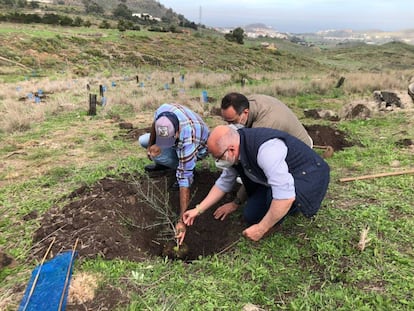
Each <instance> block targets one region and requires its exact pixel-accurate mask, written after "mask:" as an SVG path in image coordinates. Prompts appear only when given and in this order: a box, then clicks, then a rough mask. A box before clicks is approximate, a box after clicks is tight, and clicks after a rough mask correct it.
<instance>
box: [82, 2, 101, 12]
mask: <svg viewBox="0 0 414 311" xmlns="http://www.w3.org/2000/svg"><path fill="white" fill-rule="evenodd" d="M82 3H83V5H84V6H85V13H86V14H104V13H105V10H104V8H103V7H102V6H100V5H99V4H98V3H96V2H94V1H91V0H82Z"/></svg>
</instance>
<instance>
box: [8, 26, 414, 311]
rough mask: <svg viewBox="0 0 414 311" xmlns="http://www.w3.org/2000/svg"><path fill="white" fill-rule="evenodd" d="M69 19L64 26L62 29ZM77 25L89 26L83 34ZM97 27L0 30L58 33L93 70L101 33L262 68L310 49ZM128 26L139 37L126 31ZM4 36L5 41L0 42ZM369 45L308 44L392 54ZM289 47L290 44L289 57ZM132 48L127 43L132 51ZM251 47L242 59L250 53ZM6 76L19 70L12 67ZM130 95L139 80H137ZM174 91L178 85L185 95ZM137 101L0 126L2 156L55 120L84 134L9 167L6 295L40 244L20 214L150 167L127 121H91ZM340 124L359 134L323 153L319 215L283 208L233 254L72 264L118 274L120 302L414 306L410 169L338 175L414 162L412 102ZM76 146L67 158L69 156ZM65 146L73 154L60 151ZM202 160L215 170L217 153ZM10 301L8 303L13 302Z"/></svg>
mask: <svg viewBox="0 0 414 311" xmlns="http://www.w3.org/2000/svg"><path fill="white" fill-rule="evenodd" d="M63 30H64V33H59V32H63ZM74 31H75V32H79V33H80V34H85V36H83V37H81V36H77V35H76V34H75V33H73V32H74ZM96 31H97V30H96V29H95V30H86V29H77V28H76V29H74V30H73V29H71V30H67V29H62V28H57V30H53V29H48V28H44V29H43V28H41V27H31V26H24V25H21V26H19V27H18V28H13V27H10V26H7V25H6V26H5V27H2V28H1V30H0V36H1V37H2V38H3V39H5V40H6V41H7V40H9V41H12V40H11V38H14V37H13V36H15V35H16V34H19V35H22V36H23V37H24V38H23V39H24V40H22V42H21V45H22V46H21V48H24V49H28V48H29V45H30V44H34V43H36V42H39V46H38V48H39V50H41V49H42V48H45V47H48V46H49V45H52V44H54V43H56V40H58V41H62V42H60V45H58V46H57V47H56V48H57V49H60V48H63V47H69V51H68V53H69V62H70V64H75V63H76V61H78V60H82V61H85V62H87V63H88V64H87V65H83V67H84V69H85V70H86V71H88V70H91V69H90V67H91V66H96V67H95V68H97V69H99V66H98V65H96V64H97V63H99V62H100V61H101V60H103V63H104V64H108V63H107V60H106V59H105V56H102V55H100V54H99V53H97V52H98V51H101V52H102V51H105V52H107V50H106V49H104V46H105V44H108V43H111V42H114V44H115V43H116V44H118V43H119V42H122V45H121V46H122V48H123V49H124V50H123V51H122V52H125V53H127V52H128V51H127V49H130V50H129V51H133V50H135V49H136V46H137V45H138V44H141V43H142V46H141V45H140V48H141V52H142V53H143V54H146V55H147V56H148V57H149V58H148V59H149V60H151V59H152V60H154V59H161V58H162V57H163V59H164V60H165V62H166V63H163V64H162V66H163V67H164V66H165V67H168V68H175V69H176V68H177V66H178V65H177V64H178V63H180V59H179V58H178V56H177V55H178V54H180V53H183V55H184V56H183V57H188V58H189V59H190V60H189V62H196V61H199V59H200V57H201V56H202V57H203V59H206V60H207V61H208V64H209V65H208V66H210V65H211V67H208V68H206V70H217V72H221V71H224V70H225V69H226V68H228V67H231V66H234V67H235V68H237V70H236V71H235V72H237V74H234V76H235V77H236V76H237V75H238V74H241V73H243V74H246V75H247V76H249V74H250V75H252V76H253V75H254V74H255V73H257V72H258V71H259V70H262V69H266V70H267V69H269V67H271V66H273V65H275V64H277V66H275V67H274V68H273V69H274V70H275V71H278V70H281V68H285V69H286V70H292V72H293V71H295V70H298V69H297V67H295V66H300V65H301V64H304V63H306V61H305V60H306V59H300V55H301V53H302V52H303V51H302V49H301V48H298V47H297V46H292V45H290V44H286V45H285V46H284V45H283V44H285V43H282V42H280V48H281V49H282V48H285V49H286V51H283V50H282V51H281V55H273V54H269V53H268V54H264V53H262V52H260V53H259V52H258V51H257V49H256V48H255V45H254V44H255V42H252V43H250V42H249V44H248V45H247V46H246V47H239V46H237V53H236V52H234V50H235V47H236V46H234V45H232V44H229V43H226V42H224V41H222V38H220V37H212V36H203V35H198V36H190V37H188V38H187V37H185V40H184V39H182V38H180V37H179V36H175V35H173V36H172V37H173V38H171V36H170V35H169V34H154V33H150V32H144V31H142V32H125V33H124V34H123V37H124V38H121V37H120V35H119V33H118V32H117V31H110V30H109V31H107V30H102V32H103V33H104V35H105V37H103V38H94V37H92V36H91V37H90V38H89V36H87V34H93V33H94V32H96ZM25 32H27V35H26V34H25ZM36 36H40V37H43V40H40V41H37V40H36V39H35V38H36ZM125 38H126V39H125ZM48 39H51V40H49V41H48ZM128 40H129V41H130V44H131V45H128V44H129V43H128V42H126V41H128ZM6 41H4V42H6ZM29 43H30V44H29ZM217 45H220V49H217ZM72 46H73V47H72ZM200 46H203V49H204V51H205V54H197V55H196V56H195V57H194V58H192V57H193V56H191V55H189V52H188V51H191V52H194V53H199V50H200V49H199V47H200ZM172 47H174V48H176V49H177V50H178V51H177V50H175V49H174V48H172ZM385 48H387V49H392V50H393V51H397V52H400V53H404V55H405V56H404V57H407V55H410V54H409V53H412V51H411V50H409V49H407V48H406V47H405V45H391V46H387V47H385ZM4 49H5V48H4V47H2V48H0V51H3V50H4ZM13 49H15V47H13V46H11V48H10V51H9V53H10V54H5V55H9V56H13V55H17V57H21V52H20V50H19V51H17V49H16V50H13ZM72 49H73V50H72ZM155 49H157V50H156V51H155ZM197 49H198V50H197ZM363 49H364V50H360V51H359V54H357V52H358V51H357V48H353V49H350V50H337V51H334V52H330V51H328V52H326V53H325V52H312V54H305V56H306V57H311V56H312V57H315V58H317V59H318V61H322V62H324V61H326V62H327V63H329V64H330V65H331V64H332V65H335V66H338V67H342V66H343V67H344V68H345V67H347V66H351V67H354V66H355V67H358V66H360V65H361V66H362V63H364V62H365V60H366V58H358V57H360V55H362V54H363V53H365V54H369V55H371V56H372V55H374V56H381V60H380V61H378V63H384V62H387V61H388V60H387V59H388V58H387V55H388V54H386V53H382V52H381V50H380V49H378V48H369V47H367V48H365V47H363ZM115 50H116V48H115ZM219 50H220V53H219V52H218V51H219ZM222 50H223V51H224V52H223V53H221V51H222ZM75 51H76V53H75ZM116 51H117V50H116ZM232 51H233V52H232ZM118 52H119V51H118ZM118 52H115V54H114V55H115V58H114V59H115V60H119V59H122V58H121V57H120V58H117V56H119V55H120V54H119V55H118V54H117V53H118ZM72 53H73V54H72ZM128 53H129V52H128ZM235 53H236V54H235ZM303 53H305V52H303ZM306 53H307V52H306ZM173 54H176V55H173ZM332 54H333V55H334V57H333V56H332ZM79 55H81V56H79ZM290 55H294V56H295V57H294V58H290ZM161 56H162V57H161ZM169 57H171V61H170V60H168V59H169ZM280 57H281V58H280ZM324 57H326V60H324ZM134 58H135V55H134V54H133V53H132V52H131V54H129V58H127V59H130V60H133V59H134ZM353 59H355V62H354V61H353ZM245 61H246V64H248V66H247V68H244V67H243V66H241V65H242V64H243V63H244V62H245ZM114 62H115V61H114ZM135 65H136V64H134V65H133V66H131V63H129V64H126V65H125V66H126V67H127V68H126V69H125V70H128V71H123V68H121V67H122V66H121V67H120V68H116V69H119V70H120V71H123V72H129V73H134V70H133V69H131V68H135V67H134V66H135ZM112 66H113V67H114V68H115V67H116V66H117V64H116V63H113V64H112ZM145 66H150V65H145ZM256 66H257V67H256ZM279 66H280V67H279ZM313 66H315V67H316V65H315V64H314V63H312V64H311V66H310V67H309V68H306V70H309V71H306V72H304V73H303V78H302V79H303V80H304V81H305V82H309V83H310V82H311V81H312V75H311V72H312V71H313V70H314V67H313ZM370 66H374V64H373V63H372V62H370V63H368V64H367V65H366V66H365V67H364V68H365V69H367V68H368V67H370ZM387 66H388V65H387ZM178 67H179V66H178ZM293 67H295V68H293ZM384 67H386V65H384ZM147 68H150V67H145V70H146V69H147ZM157 68H158V67H157ZM252 68H254V70H253V69H252ZM140 69H141V70H142V71H143V72H146V71H145V70H144V69H143V68H140ZM112 71H113V69H108V68H107V67H105V66H104V68H103V70H102V71H101V72H102V75H104V76H106V77H110V76H111V74H113V72H112ZM148 72H151V71H149V70H148ZM140 74H141V73H140ZM141 75H142V74H141ZM1 79H11V80H12V78H10V77H9V76H8V77H2V78H1ZM236 80H237V79H236V78H235V79H234V81H236ZM234 81H230V82H228V84H226V85H212V86H210V87H209V96H213V97H215V98H217V99H218V100H219V99H220V97H221V96H222V95H223V90H224V88H232V87H233V88H237V87H238V85H236V82H234ZM206 82H208V81H199V83H198V87H202V86H205V85H204V84H205V83H206ZM270 83H272V81H270V80H266V79H258V80H253V81H252V84H251V85H250V86H248V87H246V89H245V91H246V93H248V92H249V91H250V88H249V87H251V88H253V87H259V86H261V87H263V86H264V87H265V86H266V85H269V84H270ZM195 86H196V85H195ZM71 92H72V93H71V94H68V95H67V97H66V99H67V101H68V102H73V101H80V100H81V98H80V96H79V95H76V94H74V93H75V92H76V91H71ZM188 92H189V93H191V96H194V97H197V96H199V94H200V89H199V88H194V89H190V90H188ZM271 92H272V90H269V93H271ZM135 95H136V96H141V95H142V94H141V93H140V92H139V91H137V92H136V93H135V94H134V96H135ZM273 95H277V94H273ZM348 95H349V94H348ZM348 95H347V94H344V93H343V92H341V91H340V90H332V91H327V92H322V93H320V94H319V93H317V92H312V90H310V91H308V92H303V93H298V94H297V95H294V96H285V97H284V98H282V99H283V100H284V101H286V102H287V103H288V104H289V106H290V107H291V108H292V109H293V110H294V111H295V112H296V113H298V115H301V114H302V113H303V109H306V108H320V107H321V105H322V103H323V105H324V106H323V108H325V109H332V110H338V109H339V108H341V106H342V105H343V104H344V103H346V102H347V101H349V100H350V98H349V97H348ZM172 97H174V99H176V98H175V97H178V96H175V95H172ZM149 109H152V107H149V108H148V109H147V110H149ZM143 110H145V109H143ZM136 114H138V113H137V112H136V111H135V110H134V109H133V108H132V107H131V106H130V105H115V106H112V107H110V109H108V110H99V111H98V116H96V117H93V118H91V117H88V116H86V112H85V111H79V110H76V111H70V112H64V113H59V114H55V115H47V116H46V120H45V121H44V122H40V123H38V124H34V125H33V126H32V127H31V128H30V129H28V130H27V131H26V132H22V133H14V134H10V135H7V134H5V133H0V139H1V141H2V142H3V141H6V140H8V139H10V140H11V141H12V143H11V144H1V145H0V157H1V158H6V157H7V156H9V155H10V154H11V153H13V152H17V151H19V150H20V149H19V148H20V147H19V145H20V144H26V143H31V142H33V141H38V142H43V141H49V140H51V141H53V142H54V140H57V139H58V138H59V137H56V135H55V134H56V133H65V134H66V133H71V131H73V132H75V130H76V134H73V135H72V136H70V135H69V136H68V137H67V138H65V140H64V142H65V143H61V144H59V148H56V149H52V148H50V145H47V146H42V145H39V146H36V148H35V147H34V148H32V149H30V152H29V153H28V154H27V155H25V157H26V159H27V161H28V162H27V163H29V165H28V169H29V168H33V166H34V164H36V165H37V164H39V165H40V164H41V163H42V161H51V164H50V166H49V167H47V169H46V170H45V171H44V172H43V173H42V174H36V175H33V176H29V177H27V178H26V179H24V180H23V181H13V179H10V180H9V179H7V178H6V175H7V174H9V173H12V172H13V168H8V169H7V170H4V171H3V170H2V172H1V173H0V182H1V187H0V211H1V217H0V248H1V249H2V250H6V251H7V253H8V254H10V255H12V256H13V257H15V258H16V259H17V261H18V265H17V267H15V268H11V269H10V268H6V269H3V270H1V271H0V301H2V299H4V298H5V297H7V296H8V295H9V293H10V291H11V290H13V289H16V288H22V287H24V286H25V284H26V283H27V280H28V279H29V277H30V272H31V270H32V269H33V268H34V266H35V264H36V262H32V261H30V260H29V259H27V258H28V257H27V256H28V254H30V250H31V247H32V242H31V239H32V235H33V232H34V231H35V230H36V229H37V228H38V226H39V223H38V222H37V221H36V220H29V221H24V220H23V217H24V216H25V215H27V214H28V213H30V212H33V211H37V213H38V214H39V215H41V214H43V213H45V212H46V211H47V210H48V209H50V208H51V207H52V206H56V205H57V206H64V205H65V204H66V203H67V201H66V200H65V199H62V198H64V197H65V196H66V195H68V194H70V193H71V192H72V191H74V190H75V189H78V188H79V187H81V186H82V185H86V186H92V185H94V184H95V183H96V182H97V181H98V180H100V179H102V178H104V177H106V176H108V175H110V176H115V177H116V176H119V177H120V176H122V174H124V173H134V172H142V171H143V166H144V165H145V164H147V163H148V160H147V159H146V157H145V154H144V153H143V152H140V150H139V149H138V148H137V146H136V142H126V141H123V140H116V139H114V136H116V135H117V131H118V130H114V127H112V128H110V130H109V131H108V130H106V131H105V130H103V129H101V128H100V127H95V128H94V130H93V131H91V130H90V128H89V127H88V126H92V125H96V124H98V125H102V124H103V123H104V122H107V121H108V120H109V119H111V118H112V117H114V116H120V117H122V118H125V119H126V120H128V118H133V117H134V116H135V115H136ZM301 120H302V121H303V123H305V124H309V123H318V124H323V125H331V124H332V123H330V122H328V121H325V120H324V121H322V120H310V119H306V118H301ZM206 121H207V123H208V124H209V125H211V126H213V125H214V124H215V122H217V119H215V118H213V117H207V118H206ZM335 126H336V127H337V128H338V129H339V130H341V131H343V132H345V133H347V136H348V138H349V139H350V140H351V141H353V142H355V145H354V146H352V147H349V148H346V149H345V150H343V151H340V152H335V154H334V156H333V157H332V158H329V159H327V161H328V163H329V165H330V167H331V183H330V186H329V190H328V194H327V196H326V198H325V200H324V202H323V206H322V208H321V210H320V212H319V213H318V214H317V216H316V217H315V219H313V220H312V221H309V220H308V219H305V218H303V217H292V218H288V219H287V220H286V221H285V223H284V224H283V228H284V229H283V232H278V233H275V234H273V235H271V236H269V237H267V238H265V239H264V240H262V241H260V242H258V243H253V242H250V241H247V240H246V239H244V238H243V237H240V240H239V242H238V243H237V244H236V245H234V246H233V247H232V248H231V249H230V250H229V251H228V252H226V253H225V254H220V255H214V256H210V257H200V258H199V259H198V260H196V261H194V262H193V263H191V264H184V263H182V262H179V261H173V262H171V261H168V260H165V259H163V258H158V257H157V258H148V259H146V260H145V261H144V262H129V261H126V260H111V261H109V260H104V259H102V258H97V259H94V260H87V261H83V262H82V263H80V262H76V263H75V269H74V272H75V274H76V273H79V272H93V273H99V275H100V276H101V279H100V280H99V286H100V288H101V289H102V288H106V287H108V286H111V287H113V288H115V289H119V290H120V291H121V292H122V293H125V295H126V296H128V297H130V302H129V304H128V305H126V306H122V307H120V308H119V310H129V311H133V310H242V308H243V306H244V305H246V304H247V303H252V304H255V305H258V306H260V307H262V308H264V309H265V310H412V309H413V308H414V299H413V298H414V297H413V294H412V293H413V292H414V276H413V271H414V252H413V246H414V244H413V241H414V234H413V230H412V228H413V226H414V209H413V202H414V194H413V191H412V187H413V184H414V175H400V176H392V177H384V178H376V179H370V180H360V181H354V182H340V181H339V179H340V178H343V177H352V176H359V175H366V174H374V173H380V172H389V171H394V170H406V169H410V168H413V167H412V165H413V164H412V163H414V158H413V153H412V151H410V149H408V148H402V147H397V145H396V142H397V141H398V140H400V139H402V138H406V137H413V136H414V126H413V120H412V115H410V114H409V113H406V112H404V113H389V114H385V115H384V116H380V117H375V118H371V119H369V120H354V121H349V120H342V121H339V122H335ZM74 149H76V150H79V151H82V152H85V153H86V154H87V155H86V156H85V158H87V159H89V160H90V162H87V161H85V162H84V163H80V164H79V163H76V161H73V159H76V154H75V155H71V152H72V151H73V150H74ZM67 154H69V155H68V158H69V159H71V160H69V159H68V158H65V155H67ZM61 158H63V159H64V160H65V161H59V159H61ZM206 165H207V166H208V167H209V168H210V169H212V170H215V167H214V163H212V162H211V161H209V162H207V164H206ZM237 216H238V215H234V216H233V217H237ZM368 227H369V231H368V238H369V242H368V243H367V244H366V247H365V249H364V250H363V251H361V250H359V249H358V247H357V245H358V242H359V239H360V234H361V231H362V230H363V229H365V228H368ZM14 304H15V305H16V304H18V301H14ZM15 305H14V306H9V307H8V309H6V310H14V309H16V308H14V307H15Z"/></svg>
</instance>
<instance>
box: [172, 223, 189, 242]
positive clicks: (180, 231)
mask: <svg viewBox="0 0 414 311" xmlns="http://www.w3.org/2000/svg"><path fill="white" fill-rule="evenodd" d="M186 231H187V227H186V226H185V224H184V223H183V222H182V221H179V222H177V224H176V225H175V232H176V235H175V238H176V239H177V240H178V244H179V245H181V244H183V242H184V238H185V233H186Z"/></svg>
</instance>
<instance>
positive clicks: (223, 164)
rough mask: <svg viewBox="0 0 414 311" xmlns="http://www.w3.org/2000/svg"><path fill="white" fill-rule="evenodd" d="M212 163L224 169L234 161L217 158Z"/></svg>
mask: <svg viewBox="0 0 414 311" xmlns="http://www.w3.org/2000/svg"><path fill="white" fill-rule="evenodd" d="M214 164H215V165H216V167H217V168H219V169H221V170H224V169H226V168H230V167H231V166H232V165H233V164H234V163H233V162H230V161H229V160H218V161H215V162H214Z"/></svg>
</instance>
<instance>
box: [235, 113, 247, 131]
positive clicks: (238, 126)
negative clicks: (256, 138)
mask: <svg viewBox="0 0 414 311" xmlns="http://www.w3.org/2000/svg"><path fill="white" fill-rule="evenodd" d="M242 118H243V115H242V116H241V117H240V119H239V123H235V124H234V126H235V127H236V128H237V129H241V128H243V127H245V126H246V125H244V124H243V123H242Z"/></svg>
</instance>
